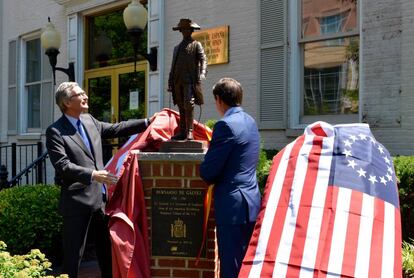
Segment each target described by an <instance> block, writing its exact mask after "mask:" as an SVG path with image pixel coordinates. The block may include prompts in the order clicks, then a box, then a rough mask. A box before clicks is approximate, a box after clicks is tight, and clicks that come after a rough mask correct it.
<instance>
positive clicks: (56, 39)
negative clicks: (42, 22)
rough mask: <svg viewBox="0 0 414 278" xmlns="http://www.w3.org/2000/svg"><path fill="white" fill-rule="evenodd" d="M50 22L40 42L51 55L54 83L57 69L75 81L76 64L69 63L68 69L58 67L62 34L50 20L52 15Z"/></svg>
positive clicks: (48, 54)
mask: <svg viewBox="0 0 414 278" xmlns="http://www.w3.org/2000/svg"><path fill="white" fill-rule="evenodd" d="M47 20H48V23H47V25H46V28H45V30H44V31H43V33H42V35H41V36H40V42H41V44H42V47H43V48H44V49H46V52H45V54H46V55H47V56H48V57H49V62H50V65H51V66H52V73H53V84H54V85H56V74H55V71H57V70H58V71H61V72H64V73H66V75H67V76H68V77H69V81H75V66H74V64H73V63H69V67H68V68H67V69H65V68H60V67H56V63H57V55H58V54H59V53H60V52H59V48H60V34H59V32H58V31H56V29H55V26H54V25H53V24H52V22H50V17H48V18H47Z"/></svg>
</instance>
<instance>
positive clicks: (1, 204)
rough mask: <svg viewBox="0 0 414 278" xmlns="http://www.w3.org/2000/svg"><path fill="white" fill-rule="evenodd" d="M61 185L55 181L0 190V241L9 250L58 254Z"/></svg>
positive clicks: (52, 255)
mask: <svg viewBox="0 0 414 278" xmlns="http://www.w3.org/2000/svg"><path fill="white" fill-rule="evenodd" d="M59 194H60V189H59V187H57V186H54V185H25V186H16V187H12V188H8V189H4V190H2V191H0V241H4V242H5V243H6V244H7V246H8V249H9V251H10V253H12V254H24V253H27V252H29V251H30V250H31V249H40V250H41V251H42V252H44V253H45V254H46V255H47V256H48V257H50V258H51V260H52V261H54V262H55V261H56V260H59V259H60V258H61V251H60V250H61V249H62V248H61V230H62V217H61V216H60V215H59V214H58V200H59Z"/></svg>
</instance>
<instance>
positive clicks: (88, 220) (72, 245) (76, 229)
mask: <svg viewBox="0 0 414 278" xmlns="http://www.w3.org/2000/svg"><path fill="white" fill-rule="evenodd" d="M108 221H109V217H108V216H106V215H105V214H104V212H103V211H102V210H98V211H96V212H93V213H91V214H88V215H77V216H69V217H64V218H63V252H64V254H63V270H62V273H66V274H68V275H69V277H70V278H76V277H78V271H79V266H80V263H81V261H82V256H83V252H84V251H85V245H86V238H87V234H88V230H89V228H90V226H93V227H92V228H93V231H94V236H95V250H96V256H97V257H98V263H99V267H100V269H101V274H102V277H104V278H110V277H112V257H111V256H112V255H111V240H110V237H109V230H108Z"/></svg>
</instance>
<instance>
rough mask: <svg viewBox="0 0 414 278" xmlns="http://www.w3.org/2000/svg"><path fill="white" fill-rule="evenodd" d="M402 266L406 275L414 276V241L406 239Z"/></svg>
mask: <svg viewBox="0 0 414 278" xmlns="http://www.w3.org/2000/svg"><path fill="white" fill-rule="evenodd" d="M402 268H403V271H404V274H405V277H414V241H413V240H411V243H409V242H406V241H404V242H403V248H402Z"/></svg>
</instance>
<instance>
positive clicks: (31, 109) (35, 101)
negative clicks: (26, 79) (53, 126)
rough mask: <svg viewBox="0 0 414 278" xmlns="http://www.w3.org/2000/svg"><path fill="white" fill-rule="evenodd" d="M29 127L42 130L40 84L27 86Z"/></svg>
mask: <svg viewBox="0 0 414 278" xmlns="http://www.w3.org/2000/svg"><path fill="white" fill-rule="evenodd" d="M27 127H28V128H40V84H36V85H31V86H27Z"/></svg>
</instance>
